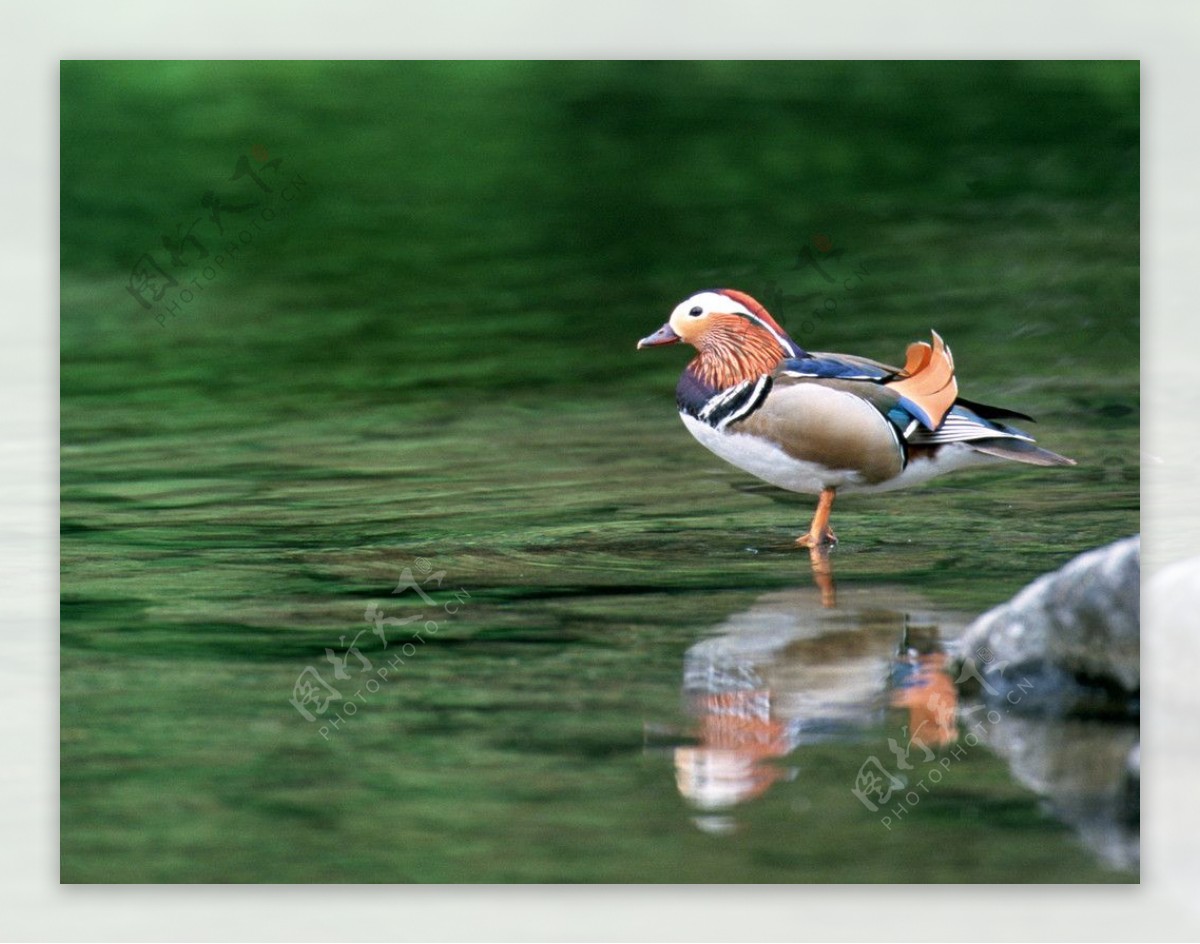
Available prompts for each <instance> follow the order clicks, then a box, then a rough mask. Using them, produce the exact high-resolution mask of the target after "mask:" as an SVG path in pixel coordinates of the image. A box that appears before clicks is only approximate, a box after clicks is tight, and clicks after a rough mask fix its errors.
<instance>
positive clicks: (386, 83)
mask: <svg viewBox="0 0 1200 944" xmlns="http://www.w3.org/2000/svg"><path fill="white" fill-rule="evenodd" d="M61 83H62V90H61V129H62V130H61V175H62V184H61V254H62V255H61V258H62V281H61V294H62V325H61V346H62V350H61V366H62V374H61V376H62V379H61V394H62V409H61V437H62V526H63V534H62V716H61V718H62V720H61V723H62V878H63V880H64V881H68V882H72V881H215V882H222V881H366V882H374V881H380V882H386V881H510V880H516V881H783V882H793V881H908V880H911V881H930V880H939V881H1049V880H1052V881H1092V880H1128V878H1129V876H1127V875H1124V874H1123V873H1114V872H1111V871H1109V870H1106V869H1104V868H1102V867H1101V866H1100V865H1099V864H1097V863H1095V862H1094V861H1092V860H1091V858H1090V857H1089V856H1088V855H1087V854H1086V853H1085V852H1084V851H1083V850H1082V849H1080V848H1078V847H1077V845H1076V844H1075V843H1074V841H1073V839H1072V838H1071V836H1070V835H1069V833H1068V832H1067V831H1066V830H1065V828H1063V827H1061V826H1059V825H1058V824H1056V823H1055V822H1054V821H1053V820H1052V819H1049V818H1048V817H1047V816H1046V815H1045V814H1044V812H1042V811H1041V810H1040V809H1039V806H1038V803H1037V800H1036V798H1035V797H1034V796H1033V795H1032V794H1029V793H1028V792H1027V791H1024V790H1023V788H1020V787H1018V786H1017V785H1015V784H1014V783H1013V782H1012V781H1011V780H1010V778H1009V777H1008V775H1007V773H1006V771H1005V770H1004V766H1003V764H1001V763H1000V762H999V761H998V760H996V759H995V758H989V757H988V756H986V755H979V756H977V757H974V758H973V759H972V763H973V764H974V765H975V774H974V776H973V777H972V779H971V780H970V783H969V785H968V784H960V785H959V787H958V788H957V789H956V790H953V791H950V790H948V791H945V792H943V793H942V794H941V795H939V797H938V798H936V800H935V802H934V803H931V804H930V807H929V808H928V809H929V810H931V812H929V813H928V814H927V816H926V818H925V819H915V818H914V821H913V822H910V823H909V824H908V825H907V830H906V834H905V837H904V839H903V841H902V842H900V841H897V840H895V839H894V837H891V836H889V835H888V834H887V833H884V835H882V836H880V835H877V834H878V833H880V832H882V830H880V829H879V827H878V826H877V825H876V824H874V823H873V822H871V821H870V819H869V817H868V818H867V820H866V821H865V822H864V821H863V817H862V815H861V812H862V811H861V809H860V808H857V807H853V806H851V805H847V804H846V789H845V788H846V786H847V784H848V783H849V782H851V781H852V779H853V772H854V770H856V769H857V767H858V764H859V763H860V762H861V760H862V757H863V754H864V748H863V746H862V745H861V744H851V745H845V746H843V747H834V746H828V745H826V746H822V747H821V748H819V749H817V750H818V754H817V755H814V756H813V757H812V758H809V759H810V760H811V761H812V763H811V764H810V765H809V766H811V767H812V768H813V770H814V771H816V772H814V773H812V775H811V776H807V777H806V778H805V779H804V782H803V784H802V785H798V786H797V785H792V784H788V785H786V789H785V788H783V787H779V788H776V789H775V790H774V791H773V792H772V794H771V795H770V796H769V797H768V798H765V799H764V800H763V801H762V802H761V803H759V804H757V805H756V806H754V807H753V809H752V810H751V811H750V812H749V813H748V814H747V815H748V817H749V819H748V822H747V825H746V826H745V828H744V829H743V830H742V831H741V832H740V833H739V834H738V837H737V838H736V839H729V838H728V837H714V836H709V835H704V834H701V833H700V832H698V831H697V830H696V829H695V828H694V827H693V826H692V825H691V824H690V822H689V820H688V815H687V811H686V807H685V806H684V805H683V802H682V801H681V800H680V799H679V797H678V796H677V794H676V793H675V791H674V786H673V783H672V782H671V780H672V774H671V771H670V769H669V765H666V766H664V765H663V764H661V763H660V762H659V761H657V760H655V759H653V758H648V757H647V756H645V755H644V754H643V751H642V726H643V722H645V721H646V720H647V719H650V718H667V717H673V716H676V715H678V712H679V685H680V666H681V658H682V654H683V652H684V651H685V650H686V649H687V647H688V646H690V645H691V644H693V643H694V642H695V641H696V640H697V639H699V638H701V637H702V636H703V634H704V632H705V630H707V629H709V628H711V627H712V626H713V625H715V624H718V623H719V622H720V621H721V620H722V619H723V618H724V617H725V616H727V615H728V614H729V613H732V612H735V611H738V610H741V609H744V608H745V607H746V606H747V605H749V604H750V603H752V602H753V600H754V599H755V597H756V596H757V595H758V594H760V593H762V592H764V591H766V590H771V589H776V588H781V587H789V586H802V585H805V584H806V583H807V581H808V579H809V578H808V575H807V572H806V567H807V565H806V562H805V561H802V560H799V559H797V557H796V556H795V555H794V553H791V552H790V551H789V550H788V543H789V541H790V539H791V537H793V536H794V535H795V534H796V533H798V532H799V531H800V530H801V529H802V527H803V526H804V525H805V523H806V521H807V517H808V515H809V512H810V507H811V502H810V500H809V499H806V498H803V497H800V496H786V495H782V494H781V493H777V492H774V491H773V490H770V489H767V488H765V487H761V486H758V485H756V484H754V483H753V482H752V480H750V479H749V478H748V477H746V476H743V475H741V474H740V473H737V472H736V471H735V470H732V469H730V468H728V467H726V466H723V465H722V464H721V463H720V461H719V460H717V459H716V458H715V457H712V456H710V455H709V454H707V453H706V452H704V451H703V450H702V449H701V448H700V447H699V446H698V445H696V444H695V443H693V442H692V441H691V439H690V437H689V436H688V435H687V434H686V432H685V431H684V430H683V429H682V427H681V426H680V424H679V422H678V420H677V419H676V414H675V408H674V400H673V387H674V383H675V379H676V377H677V375H678V373H679V371H680V369H681V368H682V366H683V363H684V360H685V358H684V356H683V355H682V353H681V352H680V351H679V350H678V349H665V350H658V351H648V352H647V351H643V352H638V353H635V351H634V344H635V343H636V340H637V339H638V338H639V337H641V336H643V335H645V334H647V333H649V332H650V331H651V330H653V329H655V328H657V327H658V326H659V325H660V324H661V323H662V321H663V320H664V319H665V318H666V316H667V314H668V313H669V311H670V309H671V308H672V307H673V305H674V304H675V303H676V302H677V301H678V300H679V299H680V298H682V297H684V296H686V295H688V294H689V293H691V292H692V291H694V290H697V289H699V288H704V287H709V286H728V287H736V288H740V289H743V290H745V291H749V292H751V293H753V294H755V295H757V296H758V297H759V298H760V300H762V301H763V302H764V303H766V304H767V305H768V307H769V308H771V310H772V312H773V313H774V314H775V316H776V317H777V319H778V320H779V321H780V322H781V323H783V324H784V325H785V326H786V327H787V328H788V329H789V330H790V331H791V332H792V333H793V334H794V335H795V336H796V338H797V340H799V341H800V343H801V344H802V345H804V346H806V347H808V348H810V349H815V350H839V351H847V352H853V353H858V354H864V355H868V356H871V357H876V358H879V359H882V360H886V361H893V362H894V361H896V360H898V359H900V358H901V357H902V352H903V350H904V346H905V345H906V344H907V343H908V342H909V341H912V340H916V339H919V338H923V337H926V336H927V335H928V331H929V329H930V328H935V329H936V330H938V331H939V332H940V333H941V334H942V335H943V336H944V337H945V338H946V339H947V341H948V342H949V343H950V344H951V346H952V347H953V349H954V353H955V359H956V362H957V364H958V368H959V376H960V388H961V389H962V391H963V393H964V395H965V396H968V397H971V398H973V399H979V400H983V401H985V402H994V403H999V404H1003V405H1007V406H1011V407H1013V408H1016V409H1019V410H1023V411H1027V412H1031V413H1033V414H1034V415H1036V416H1037V417H1038V418H1039V420H1040V423H1039V425H1038V426H1037V427H1036V428H1035V429H1034V432H1036V434H1037V435H1038V436H1039V438H1040V440H1041V441H1042V442H1043V443H1044V444H1045V445H1047V446H1048V447H1049V448H1051V449H1054V450H1055V451H1059V452H1063V453H1065V454H1068V455H1071V456H1074V457H1075V458H1077V459H1079V460H1080V465H1079V467H1077V468H1075V469H1068V470H1059V469H1052V470H1037V469H1026V468H1017V469H1013V468H997V469H995V470H988V471H984V472H980V473H974V474H970V475H964V476H962V477H961V478H949V479H942V480H939V482H938V483H935V484H934V485H932V486H930V487H927V488H925V489H922V490H919V491H914V492H908V493H898V494H896V495H885V496H879V497H874V498H862V499H851V500H846V501H843V502H840V503H839V505H840V507H839V509H838V512H837V519H838V524H837V530H838V533H839V535H840V536H841V537H842V539H843V544H842V546H841V547H839V549H838V553H837V556H836V558H835V565H836V569H837V574H838V578H839V580H841V581H842V582H843V583H846V584H850V585H856V584H861V585H863V586H872V587H874V586H883V585H903V586H905V587H908V588H910V589H914V590H916V591H919V592H920V593H922V594H924V595H926V596H927V597H928V598H929V599H930V600H931V601H933V604H934V605H940V606H947V607H949V606H953V607H955V608H957V609H961V610H968V611H972V612H977V611H979V610H982V609H983V608H985V607H987V606H989V605H992V604H994V603H997V602H1000V601H1002V600H1003V599H1005V598H1006V597H1007V596H1009V595H1011V594H1012V593H1013V592H1015V591H1016V590H1017V589H1019V588H1020V587H1021V586H1022V585H1023V584H1024V583H1025V582H1027V581H1028V580H1029V579H1031V578H1032V577H1034V576H1036V575H1037V574H1039V573H1041V572H1043V571H1045V570H1047V569H1050V568H1052V567H1055V566H1058V565H1060V564H1061V563H1063V562H1065V561H1066V560H1067V559H1069V558H1070V557H1071V556H1073V555H1074V554H1075V553H1078V552H1079V551H1081V550H1083V549H1085V548H1087V547H1091V546H1094V545H1097V544H1100V543H1104V542H1106V541H1108V540H1110V539H1113V538H1116V537H1119V536H1122V535H1124V534H1127V533H1132V532H1135V531H1136V530H1137V527H1138V524H1137V515H1138V511H1137V508H1138V506H1137V488H1138V472H1137V462H1138V460H1137V450H1138V431H1137V417H1138V254H1139V237H1138V214H1139V204H1138V186H1139V156H1138V136H1139V113H1138V98H1139V79H1138V66H1137V63H1130V62H1123V63H1122V62H1103V63H1089V62H1058V63H1049V62H1047V63H1000V62H928V63H900V62H844V63H838V62H808V63H796V62H772V63H738V62H704V63H687V62H670V63H633V62H630V63H586V62H584V63H510V62H478V63H354V64H332V63H295V62H271V63H237V62H212V63H155V62H139V63H111V62H108V63H106V62H67V63H64V64H63V66H62V71H61ZM240 159H244V163H243V164H242V165H241V168H242V170H243V171H245V170H249V171H253V172H254V174H255V175H257V179H258V182H256V179H255V177H254V176H252V175H251V174H248V173H242V174H241V175H240V176H238V174H237V169H238V167H239V160H240ZM233 177H237V179H231V178H233ZM289 187H290V189H289ZM210 194H211V196H208V197H207V199H206V195H210ZM214 202H215V203H216V204H217V205H218V206H219V207H220V208H221V212H220V214H219V218H220V221H221V222H220V225H221V226H223V227H224V230H225V231H224V232H223V233H222V232H220V231H219V229H218V224H217V222H216V221H214V219H213V218H212V214H211V210H212V207H213V204H214ZM255 220H257V226H254V221H255ZM189 228H190V232H191V233H192V235H193V236H194V237H195V239H194V241H188V242H184V243H182V244H180V245H179V246H178V248H179V249H180V251H181V252H180V255H179V256H178V258H177V260H176V261H177V262H178V263H179V264H178V265H176V264H174V263H173V262H172V260H171V256H170V252H169V250H168V249H167V248H165V247H164V244H163V237H164V235H165V236H167V237H168V238H169V240H179V239H181V238H182V237H183V235H184V234H186V232H188V231H189ZM243 233H245V234H246V236H248V238H246V237H244V236H243V235H242V234H243ZM231 246H232V247H238V251H237V253H236V254H234V253H233V252H232V251H231V250H230V247H231ZM146 254H149V255H150V257H151V258H152V259H153V260H154V264H155V265H156V266H157V267H158V271H159V274H158V275H156V276H155V278H156V279H157V282H153V281H152V282H150V283H145V284H141V285H140V288H141V289H142V291H141V294H142V296H143V298H149V299H150V307H149V308H147V307H144V306H143V304H141V303H140V302H139V301H138V300H137V299H135V297H134V295H133V293H131V291H130V287H131V285H132V286H134V287H135V288H136V287H139V281H138V279H136V278H134V277H133V276H131V271H132V270H133V269H134V267H135V266H141V267H142V268H143V270H144V271H149V270H146V264H145V262H144V257H145V255H146ZM204 254H206V255H204ZM218 257H220V259H219V258H218ZM814 259H815V260H816V261H817V262H818V263H819V265H820V268H817V267H815V266H813V265H810V264H805V263H807V262H808V261H811V260H814ZM139 260H142V261H139ZM209 270H211V271H212V275H211V277H210V276H209V275H208V274H207V272H208V271H209ZM852 273H858V274H859V275H860V276H861V278H859V279H858V280H857V281H856V282H853V283H852V284H851V285H850V287H847V284H846V282H845V281H844V280H845V279H847V278H848V277H849V276H851V275H852ZM168 277H170V278H174V279H175V281H176V282H177V283H178V284H177V285H176V286H174V287H170V288H167V289H166V291H164V292H163V295H162V298H161V299H157V300H155V299H154V298H153V296H154V294H155V293H156V292H157V291H158V290H159V289H162V288H163V287H164V286H165V285H166V284H167V283H166V281H165V280H166V279H167V278H168ZM193 279H195V280H196V282H195V284H193V283H192V280H193ZM183 291H188V292H190V293H191V294H190V296H188V297H189V298H190V300H185V299H184V298H181V297H180V294H179V293H180V292H183ZM172 306H173V307H172ZM156 315H157V316H161V319H162V323H161V324H160V323H159V322H158V321H156ZM418 558H420V559H423V560H428V561H431V562H432V566H433V567H434V568H436V569H437V570H438V571H443V570H444V571H445V572H446V577H445V583H444V586H445V590H444V591H439V594H440V595H435V598H436V600H437V601H438V602H446V601H449V600H450V599H451V590H452V589H455V588H460V587H461V588H465V589H466V590H467V591H468V592H469V593H470V594H471V604H470V606H466V607H464V608H463V611H462V613H461V615H459V616H456V617H455V618H454V619H453V620H450V621H448V622H447V624H446V626H445V627H444V629H443V632H442V634H440V635H439V637H438V640H437V642H436V645H435V644H432V643H431V644H430V645H428V646H427V647H425V648H423V649H422V650H421V652H420V653H419V655H418V656H417V657H415V658H414V659H413V661H412V664H411V665H409V666H407V667H406V670H405V673H404V676H403V678H402V679H401V680H400V681H398V682H397V683H396V684H391V685H388V686H385V688H384V689H383V690H382V691H381V692H380V693H379V694H378V696H376V697H375V700H374V701H372V703H371V705H370V706H368V707H369V710H364V711H363V712H362V713H361V715H360V716H359V717H357V718H355V719H353V723H352V724H351V725H348V727H347V730H344V731H340V732H339V733H338V734H337V736H336V738H334V739H333V740H332V741H329V742H327V741H325V740H324V739H322V738H320V737H318V736H317V735H316V733H315V732H314V730H313V726H312V725H309V724H308V723H307V722H305V721H304V720H303V719H302V718H301V717H300V716H299V714H298V713H297V712H296V711H295V709H294V708H293V707H292V706H291V705H290V704H289V703H288V697H289V696H290V695H291V693H292V685H293V682H294V681H295V679H296V677H297V673H299V672H300V671H301V670H302V669H303V668H304V667H305V666H307V665H316V664H321V665H324V664H325V663H324V655H323V654H324V650H325V649H326V648H328V647H333V648H335V649H337V648H338V647H339V640H340V639H341V638H342V637H345V638H346V639H347V640H348V639H349V638H350V637H352V636H353V635H354V633H356V632H358V631H359V629H361V628H363V627H364V626H365V624H364V622H363V610H364V607H365V606H366V604H367V603H369V602H370V601H372V600H376V601H380V602H381V605H384V604H386V606H387V607H395V608H396V609H397V612H398V611H399V608H401V606H402V605H403V606H405V607H410V608H411V612H412V613H416V612H417V611H418V610H419V609H420V607H419V601H416V600H413V601H411V602H410V601H407V600H406V601H403V602H402V601H400V600H399V598H395V597H391V598H389V591H390V590H391V588H392V587H393V586H394V585H395V583H396V581H397V579H398V578H399V576H400V574H401V572H402V570H403V568H404V567H406V566H411V565H412V562H413V561H414V560H416V559H418ZM389 612H390V610H389ZM371 638H372V637H371V636H370V634H369V633H368V635H367V637H364V639H363V640H362V641H361V644H362V645H363V646H364V647H365V646H366V642H367V641H368V640H370V639H371ZM881 730H882V729H881ZM800 789H803V790H805V791H808V792H807V793H806V796H807V797H808V798H809V799H808V800H807V801H806V802H807V803H808V805H807V806H805V807H804V809H806V810H808V811H809V812H807V813H803V814H801V813H798V812H796V810H797V809H798V808H799V806H798V805H797V804H796V803H795V802H794V799H795V798H794V796H792V795H791V794H789V792H788V791H789V790H800ZM935 804H936V805H935ZM924 809H926V808H924V807H923V810H924ZM851 848H852V849H854V850H855V854H854V855H853V856H848V855H847V854H846V850H847V849H851ZM948 850H953V851H952V852H949V851H948Z"/></svg>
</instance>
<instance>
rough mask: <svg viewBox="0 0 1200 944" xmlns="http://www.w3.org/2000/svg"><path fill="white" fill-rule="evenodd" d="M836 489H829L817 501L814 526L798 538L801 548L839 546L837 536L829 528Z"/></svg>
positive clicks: (810, 526) (797, 542)
mask: <svg viewBox="0 0 1200 944" xmlns="http://www.w3.org/2000/svg"><path fill="white" fill-rule="evenodd" d="M836 493H837V490H836V489H832V488H827V489H825V490H824V491H822V492H821V497H820V498H819V499H817V513H816V514H814V515H813V520H812V524H811V525H809V527H808V531H807V532H806V533H804V534H802V535H800V537H798V538H796V544H797V545H799V546H800V547H809V548H812V547H821V546H822V545H823V544H837V535H835V534H834V533H833V530H832V529H831V528H830V527H829V514H830V512H832V511H833V496H834V495H835V494H836Z"/></svg>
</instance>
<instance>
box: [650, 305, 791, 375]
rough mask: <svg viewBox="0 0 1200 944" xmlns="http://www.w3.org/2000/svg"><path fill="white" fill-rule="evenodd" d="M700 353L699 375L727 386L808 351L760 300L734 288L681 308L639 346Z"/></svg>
mask: <svg viewBox="0 0 1200 944" xmlns="http://www.w3.org/2000/svg"><path fill="white" fill-rule="evenodd" d="M680 341H683V342H684V343H686V344H690V345H692V347H694V348H696V350H697V351H699V352H700V353H699V355H698V356H697V358H696V360H695V361H693V365H692V367H693V371H694V372H695V373H697V374H701V375H706V376H707V377H708V378H709V379H710V380H712V381H714V382H719V383H720V385H721V386H727V385H729V384H730V383H737V382H739V381H740V380H743V379H748V378H749V377H753V376H757V375H759V374H762V373H769V372H770V371H772V370H773V369H774V368H775V366H776V365H777V364H778V363H779V362H780V361H782V360H784V359H786V358H789V357H802V356H803V355H804V351H803V350H802V349H801V348H800V345H798V344H797V343H796V342H795V341H793V340H792V339H791V338H789V337H788V335H787V332H786V331H784V330H783V328H781V327H780V326H779V323H778V322H776V321H775V319H774V318H772V317H771V315H770V313H769V312H768V311H767V309H766V308H764V307H763V306H762V305H761V304H760V303H759V302H758V301H756V300H755V299H754V298H752V297H751V296H749V295H747V294H746V293H745V292H739V291H737V290H736V289H731V288H718V289H708V290H706V291H703V292H697V293H696V294H694V295H691V296H689V297H688V298H685V299H684V300H683V301H681V302H680V303H679V304H678V305H676V306H675V309H674V311H672V312H671V317H670V318H669V319H667V323H666V324H664V325H663V326H662V327H661V328H659V329H658V330H657V331H655V332H654V333H653V334H651V335H649V336H647V337H644V338H642V339H641V340H640V341H639V342H638V348H639V349H641V348H644V347H658V346H659V345H663V344H678V343H679V342H680Z"/></svg>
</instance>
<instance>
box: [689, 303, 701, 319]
mask: <svg viewBox="0 0 1200 944" xmlns="http://www.w3.org/2000/svg"><path fill="white" fill-rule="evenodd" d="M688 314H689V315H691V316H692V317H693V318H699V317H700V316H701V315H702V314H704V309H703V308H701V307H700V306H699V305H697V306H696V307H695V308H693V309H692V310H691V311H689V312H688Z"/></svg>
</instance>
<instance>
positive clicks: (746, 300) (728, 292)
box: [717, 288, 791, 340]
mask: <svg viewBox="0 0 1200 944" xmlns="http://www.w3.org/2000/svg"><path fill="white" fill-rule="evenodd" d="M717 291H718V292H720V293H721V294H722V295H725V296H727V297H729V298H732V299H733V300H734V301H735V302H737V303H738V304H739V305H744V306H745V307H746V309H747V310H748V311H750V312H752V313H753V314H754V317H755V318H758V319H760V320H761V321H762V322H763V324H765V325H767V326H769V327H770V328H771V330H772V331H774V332H775V333H776V334H778V335H779V337H780V338H784V339H787V340H791V338H790V337H788V333H787V332H786V331H784V330H783V328H782V327H780V325H779V322H777V321H776V320H775V319H774V318H772V317H771V313H770V312H769V311H767V309H766V308H764V307H763V305H762V303H761V302H759V301H758V299H756V298H754V297H753V296H751V295H747V294H746V293H745V292H739V291H738V290H737V289H736V288H721V289H717Z"/></svg>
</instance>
